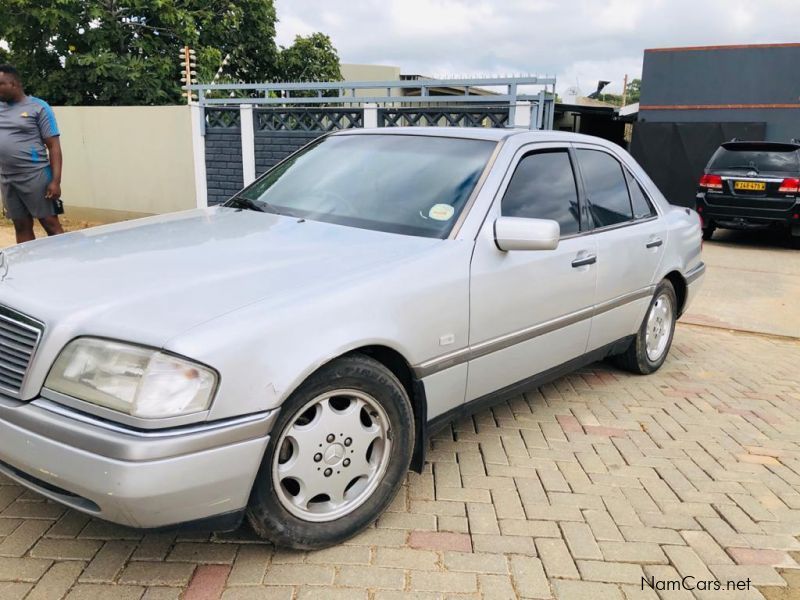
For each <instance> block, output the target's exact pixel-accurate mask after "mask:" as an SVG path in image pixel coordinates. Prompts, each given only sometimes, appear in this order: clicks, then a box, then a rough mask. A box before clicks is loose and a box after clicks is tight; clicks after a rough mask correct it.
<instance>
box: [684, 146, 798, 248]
mask: <svg viewBox="0 0 800 600" xmlns="http://www.w3.org/2000/svg"><path fill="white" fill-rule="evenodd" d="M696 210H697V212H698V213H700V217H701V218H702V219H703V239H704V240H708V239H711V236H712V235H713V234H714V230H715V229H716V228H717V227H721V228H726V229H759V228H763V227H770V226H780V227H785V228H788V229H789V230H790V231H791V233H792V235H793V236H798V238H796V240H798V239H800V143H798V142H796V140H792V142H791V143H789V144H783V143H775V142H740V141H732V142H726V143H724V144H722V146H720V147H719V148H718V149H717V151H716V152H714V155H713V156H712V157H711V160H710V161H708V165H707V166H706V168H705V172H704V175H703V177H702V178H701V179H700V187H699V189H698V190H697V202H696Z"/></svg>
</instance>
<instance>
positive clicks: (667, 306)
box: [614, 279, 678, 375]
mask: <svg viewBox="0 0 800 600" xmlns="http://www.w3.org/2000/svg"><path fill="white" fill-rule="evenodd" d="M677 315H678V301H677V296H676V295H675V288H673V287H672V283H670V282H669V281H667V280H666V279H665V280H663V281H662V282H661V283H659V284H658V286H657V287H656V291H655V294H653V299H652V300H651V302H650V307H649V308H648V309H647V314H645V317H644V321H642V325H641V327H639V331H638V332H637V334H636V337H635V338H634V340H633V342H631V345H630V346H628V349H627V350H626V351H625V352H624V353H622V354H620V355H618V356H615V357H614V362H615V363H616V364H617V365H618V366H619V367H621V368H623V369H625V370H626V371H630V372H632V373H638V374H640V375H648V374H650V373H653V372H655V371H657V370H658V369H659V368H660V367H661V365H663V364H664V361H665V360H666V359H667V355H668V354H669V349H670V347H671V346H672V336H673V335H674V334H675V321H676V320H677Z"/></svg>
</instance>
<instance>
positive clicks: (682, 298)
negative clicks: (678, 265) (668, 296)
mask: <svg viewBox="0 0 800 600" xmlns="http://www.w3.org/2000/svg"><path fill="white" fill-rule="evenodd" d="M663 279H666V280H667V281H669V282H670V283H671V284H672V287H673V288H674V289H675V296H676V298H677V300H678V317H680V316H681V315H682V314H683V308H684V306H686V295H687V293H688V284H687V283H686V278H685V277H684V276H683V274H682V273H681V272H680V271H678V270H677V269H676V270H672V271H670V272H669V273H667V274H666V275H664V277H663Z"/></svg>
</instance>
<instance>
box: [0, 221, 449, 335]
mask: <svg viewBox="0 0 800 600" xmlns="http://www.w3.org/2000/svg"><path fill="white" fill-rule="evenodd" d="M441 243H442V241H441V240H436V239H427V238H418V237H411V236H403V235H395V234H389V233H383V232H377V231H368V230H364V229H357V228H353V227H345V226H340V225H332V224H327V223H321V222H314V221H304V220H299V219H296V218H290V217H283V216H279V215H273V214H268V213H260V212H254V211H241V210H237V209H232V208H210V209H198V210H192V211H186V212H181V213H173V214H171V215H165V216H158V217H149V218H146V219H139V220H136V221H129V222H125V223H117V224H114V225H107V226H102V227H96V228H92V229H87V230H83V231H77V232H72V233H68V234H64V235H60V236H56V237H53V238H48V239H43V240H36V241H34V242H29V243H26V244H22V245H19V246H15V247H13V248H9V249H7V250H5V251H4V252H3V255H4V256H3V259H4V260H0V276H2V275H3V272H5V277H4V278H3V280H2V281H0V304H3V305H6V306H9V307H11V308H14V309H16V310H19V311H21V312H23V313H26V314H28V315H30V316H32V317H34V318H36V319H39V320H41V321H42V322H44V323H45V325H46V326H48V327H59V328H64V327H69V328H71V330H72V332H73V333H74V335H103V336H108V337H115V338H118V339H131V340H134V341H137V342H139V343H143V344H148V345H152V346H154V347H162V346H163V345H165V344H166V342H167V341H168V340H169V339H170V338H172V337H173V336H175V335H177V334H179V333H181V332H182V331H185V330H187V329H189V328H192V327H194V326H197V325H199V324H201V323H203V322H206V321H208V320H210V319H214V318H215V317H218V316H221V315H223V314H225V313H228V312H231V311H233V310H236V309H238V308H241V307H244V306H246V305H249V304H252V303H254V302H259V301H271V302H276V303H283V302H316V301H320V300H321V299H323V298H324V297H323V296H322V294H323V293H324V290H325V289H326V288H330V286H346V285H348V282H353V281H363V278H364V277H366V276H367V275H368V274H369V273H370V272H371V271H374V270H378V269H380V270H385V269H387V268H389V267H390V266H391V265H392V264H393V263H397V262H400V261H405V260H410V259H411V258H412V257H413V256H415V255H416V254H418V253H420V252H424V251H425V250H427V249H430V248H432V247H433V246H435V245H437V244H441ZM6 267H7V271H6ZM63 333H64V332H63V331H62V334H63Z"/></svg>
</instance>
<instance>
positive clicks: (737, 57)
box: [639, 44, 800, 141]
mask: <svg viewBox="0 0 800 600" xmlns="http://www.w3.org/2000/svg"><path fill="white" fill-rule="evenodd" d="M799 64H800V44H766V45H759V46H727V47H725V46H722V47H709V48H664V49H653V50H646V51H645V54H644V65H643V69H642V96H641V100H640V110H639V120H640V121H649V122H657V123H679V122H706V123H712V122H720V123H722V122H729V123H730V122H764V123H766V131H765V136H766V138H767V139H768V140H773V141H788V140H789V139H791V138H792V137H800V77H797V76H796V73H797V65H799Z"/></svg>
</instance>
